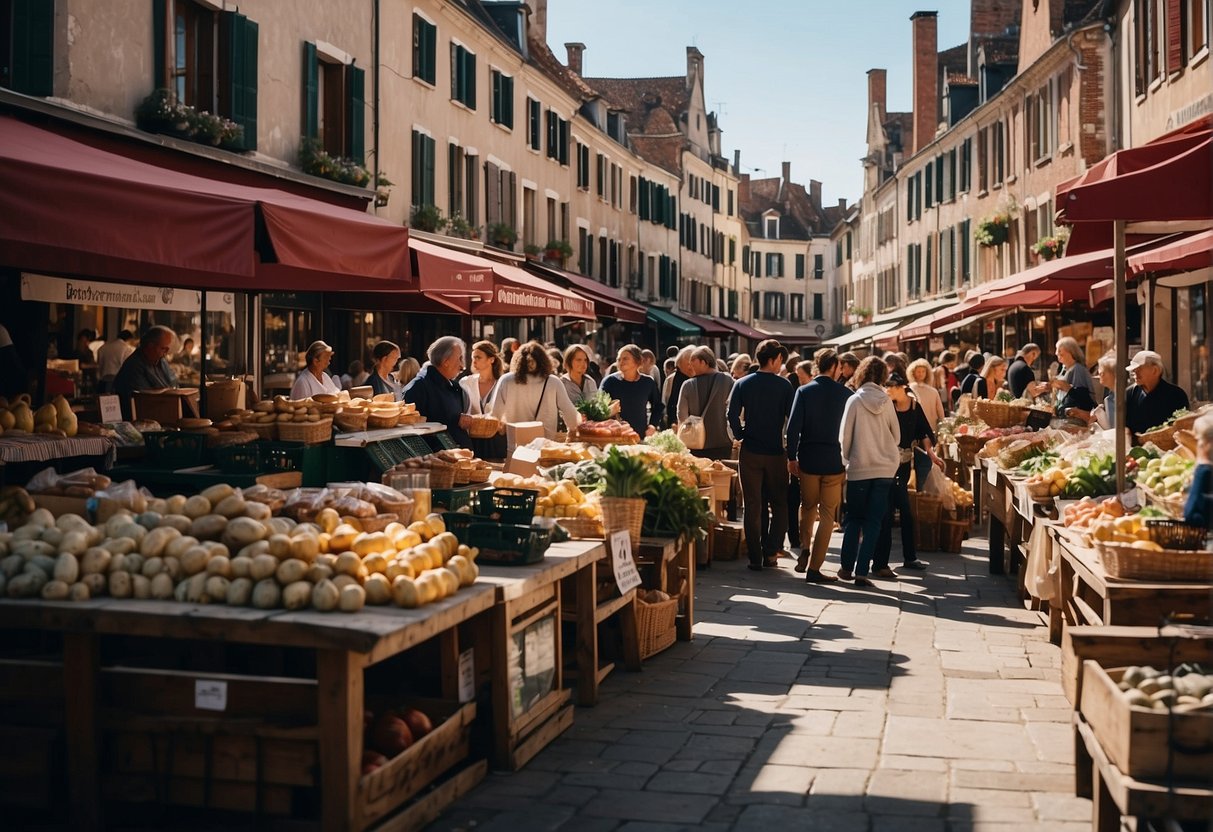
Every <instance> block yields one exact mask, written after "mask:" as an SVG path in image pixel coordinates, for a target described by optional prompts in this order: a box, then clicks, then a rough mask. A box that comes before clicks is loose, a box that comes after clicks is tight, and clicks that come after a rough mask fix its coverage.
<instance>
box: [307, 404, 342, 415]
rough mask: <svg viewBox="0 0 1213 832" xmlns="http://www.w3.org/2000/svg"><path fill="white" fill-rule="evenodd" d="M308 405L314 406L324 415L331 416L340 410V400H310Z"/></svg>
mask: <svg viewBox="0 0 1213 832" xmlns="http://www.w3.org/2000/svg"><path fill="white" fill-rule="evenodd" d="M309 407H314V408H316V411H317V412H318V413H321V414H323V415H325V416H332V415H334V414H337V413H340V412H341V402H312V404H311V405H309Z"/></svg>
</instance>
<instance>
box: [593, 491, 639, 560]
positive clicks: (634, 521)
mask: <svg viewBox="0 0 1213 832" xmlns="http://www.w3.org/2000/svg"><path fill="white" fill-rule="evenodd" d="M644 506H645V502H644V498H643V497H603V498H602V527H603V529H604V530H605V531H606V534H607V535H608V536H610V534H611V532H619V531H626V532H627V533H628V536H629V537H630V538H631V540H632V553H633V554H635V553H637V552H639V551H640V529H641V527H642V526H643V525H644Z"/></svg>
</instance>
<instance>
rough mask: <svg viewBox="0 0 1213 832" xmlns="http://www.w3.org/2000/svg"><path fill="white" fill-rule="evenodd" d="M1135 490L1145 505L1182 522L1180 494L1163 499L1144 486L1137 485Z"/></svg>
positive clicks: (1182, 510)
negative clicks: (1144, 501)
mask: <svg viewBox="0 0 1213 832" xmlns="http://www.w3.org/2000/svg"><path fill="white" fill-rule="evenodd" d="M1137 490H1138V491H1140V492H1141V495H1142V496H1143V497H1145V499H1146V505H1148V506H1153V507H1154V508H1156V509H1159V510H1160V511H1164V512H1166V513H1167V515H1168V516H1170V517H1171V518H1173V519H1175V520H1182V519H1183V516H1184V498H1183V495H1181V494H1172V495H1171V496H1169V497H1164V496H1162V495H1161V494H1158V493H1156V492H1155V491H1154V489H1152V488H1150V487H1149V486H1146V485H1141V484H1138V486H1137Z"/></svg>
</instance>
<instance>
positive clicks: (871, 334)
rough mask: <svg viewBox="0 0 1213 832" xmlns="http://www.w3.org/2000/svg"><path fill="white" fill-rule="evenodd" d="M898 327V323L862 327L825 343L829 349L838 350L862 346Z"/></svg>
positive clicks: (890, 322) (888, 322)
mask: <svg viewBox="0 0 1213 832" xmlns="http://www.w3.org/2000/svg"><path fill="white" fill-rule="evenodd" d="M896 326H897V322H896V321H886V322H885V323H883V324H869V325H868V326H861V327H860V328H859V329H852V330H851V331H850V332H847V333H844V334H842V335H839V336H837V337H836V338H831V339H830V340H828V341H826V342H825V345H826V346H827V347H835V348H838V347H849V346H853V345H855V344H862V343H864V342H865V341H871V340H872V339H874V338H875V337H876V336H877V335H883V334H884V333H886V332H888V331H889V330H890V329H893V328H895V327H896Z"/></svg>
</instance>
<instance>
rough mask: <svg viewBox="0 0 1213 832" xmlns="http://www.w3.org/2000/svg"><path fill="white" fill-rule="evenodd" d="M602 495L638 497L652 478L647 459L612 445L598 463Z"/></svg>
mask: <svg viewBox="0 0 1213 832" xmlns="http://www.w3.org/2000/svg"><path fill="white" fill-rule="evenodd" d="M599 465H600V466H601V467H602V473H603V489H602V496H604V497H640V496H642V493H643V492H644V490H645V489H646V488H648V486H649V483H650V482H651V481H652V479H653V474H652V472H650V471H649V463H648V461H647V460H646V459H645V458H644V457H643V456H641V455H640V454H627V453H623V452H622V451H620V450H619V448H617V447H615V446H612V447H611V449H610V450H609V451H608V452H607V455H606V456H605V457H603V459H602V461H601V462H600V463H599Z"/></svg>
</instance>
